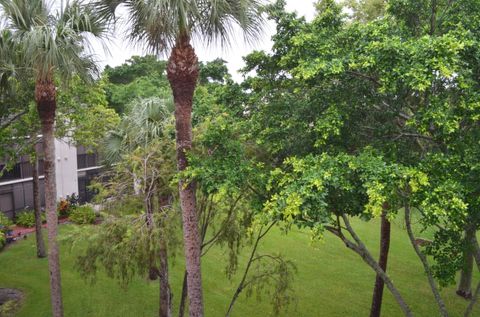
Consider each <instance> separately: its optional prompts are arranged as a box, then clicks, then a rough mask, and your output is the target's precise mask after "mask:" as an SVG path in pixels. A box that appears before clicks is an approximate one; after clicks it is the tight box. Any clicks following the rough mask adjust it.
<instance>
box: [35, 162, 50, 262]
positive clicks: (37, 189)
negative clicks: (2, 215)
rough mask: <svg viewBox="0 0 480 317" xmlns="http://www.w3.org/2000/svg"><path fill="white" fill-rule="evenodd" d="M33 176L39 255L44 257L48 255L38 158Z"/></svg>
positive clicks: (36, 236)
mask: <svg viewBox="0 0 480 317" xmlns="http://www.w3.org/2000/svg"><path fill="white" fill-rule="evenodd" d="M32 177H33V211H34V213H35V238H36V243H37V257H39V258H44V257H46V256H47V251H46V249H45V241H43V233H42V210H41V200H40V180H39V176H38V159H37V157H35V161H34V162H33V163H32Z"/></svg>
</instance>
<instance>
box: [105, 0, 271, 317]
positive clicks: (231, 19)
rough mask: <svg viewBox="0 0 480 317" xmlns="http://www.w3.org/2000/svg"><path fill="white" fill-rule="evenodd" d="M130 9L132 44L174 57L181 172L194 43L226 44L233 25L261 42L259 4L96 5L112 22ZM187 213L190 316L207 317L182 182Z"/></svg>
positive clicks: (189, 187)
mask: <svg viewBox="0 0 480 317" xmlns="http://www.w3.org/2000/svg"><path fill="white" fill-rule="evenodd" d="M122 3H124V4H126V5H127V9H128V16H129V21H130V23H131V38H132V39H133V40H134V41H138V42H143V43H145V44H146V45H147V46H148V47H149V48H150V49H151V50H153V51H154V52H157V53H165V52H168V51H169V50H171V51H170V57H169V60H168V65H167V77H168V80H169V82H170V86H171V89H172V92H173V99H174V103H175V119H176V138H177V163H178V169H179V170H180V171H183V170H185V168H186V167H187V166H188V162H187V152H188V151H189V150H190V149H191V146H192V145H191V144H192V125H191V113H192V100H193V95H194V91H195V87H196V84H197V79H198V73H199V66H198V59H197V56H196V54H195V51H194V49H193V47H192V45H191V39H192V38H195V37H198V38H200V39H201V40H204V41H206V42H212V41H219V42H220V43H221V44H226V43H228V41H229V38H230V35H231V34H230V30H231V26H232V25H233V24H236V25H239V26H240V27H241V28H242V29H243V30H244V33H245V36H246V37H247V38H253V39H254V38H255V37H257V35H258V33H259V31H260V28H261V22H262V18H261V15H260V9H261V6H260V3H259V2H258V1H256V0H245V1H229V0H223V1H214V2H210V1H207V2H204V1H176V2H170V1H158V2H153V3H151V2H148V1H110V0H108V1H98V2H97V5H98V8H99V10H100V11H101V12H102V13H103V14H104V15H106V16H110V17H113V16H114V14H115V9H116V8H117V7H118V6H119V5H121V4H122ZM179 192H180V204H181V207H182V212H183V225H184V243H185V258H186V264H187V265H186V267H187V272H188V275H187V278H188V283H187V284H188V293H189V300H190V305H189V311H190V316H203V299H202V283H201V270H200V247H201V246H200V234H199V230H198V219H197V215H196V211H195V184H193V183H185V182H184V181H183V180H180V182H179Z"/></svg>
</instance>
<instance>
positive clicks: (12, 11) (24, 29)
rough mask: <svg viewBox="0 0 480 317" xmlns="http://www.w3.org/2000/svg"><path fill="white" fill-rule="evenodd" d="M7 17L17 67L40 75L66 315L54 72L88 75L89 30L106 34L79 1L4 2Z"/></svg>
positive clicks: (56, 298) (59, 308) (54, 291)
mask: <svg viewBox="0 0 480 317" xmlns="http://www.w3.org/2000/svg"><path fill="white" fill-rule="evenodd" d="M0 5H1V7H2V16H1V18H2V20H3V22H4V23H5V26H6V28H7V29H9V30H11V32H12V43H13V46H12V47H11V50H12V51H13V52H14V53H15V54H18V56H19V57H18V58H17V59H15V60H12V61H14V62H17V63H18V64H16V66H17V69H25V70H27V74H26V75H27V76H28V75H33V76H34V78H35V94H34V98H35V102H36V104H37V109H38V113H39V117H40V121H41V127H42V135H43V145H44V154H45V158H44V164H45V193H46V211H47V223H48V240H49V251H48V259H49V271H50V284H51V295H52V296H51V299H52V310H53V316H63V304H62V292H61V280H60V262H59V250H58V244H57V213H56V187H55V151H54V122H55V110H56V85H55V82H54V79H55V76H59V77H61V78H63V79H68V78H70V77H71V76H72V74H77V75H80V76H83V77H84V78H88V77H89V75H90V71H91V70H93V69H94V68H95V65H94V63H93V60H92V59H91V58H90V56H88V55H84V54H82V53H83V51H84V47H85V45H86V46H87V47H88V42H87V39H86V34H87V33H89V34H92V35H93V36H102V35H103V33H104V32H105V29H104V27H103V24H102V23H100V20H98V19H96V18H95V16H94V15H92V12H91V10H89V9H88V8H86V7H84V6H83V5H82V4H81V3H80V2H77V1H74V2H69V3H68V4H67V5H66V6H65V7H64V8H61V9H60V10H55V9H52V4H51V3H49V2H47V1H44V0H35V1H24V0H5V1H1V2H0Z"/></svg>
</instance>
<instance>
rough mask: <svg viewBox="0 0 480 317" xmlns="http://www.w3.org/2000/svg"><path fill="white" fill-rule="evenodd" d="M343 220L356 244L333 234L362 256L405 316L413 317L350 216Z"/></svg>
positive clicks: (337, 233) (343, 217) (337, 234)
mask: <svg viewBox="0 0 480 317" xmlns="http://www.w3.org/2000/svg"><path fill="white" fill-rule="evenodd" d="M342 219H343V222H344V223H345V226H346V229H347V231H348V233H349V234H350V235H351V236H352V238H353V239H354V240H355V243H354V242H352V241H350V240H349V239H347V237H345V236H344V235H343V233H341V231H337V232H333V233H334V234H335V235H336V236H338V237H339V238H340V239H342V241H343V242H344V243H345V246H346V247H347V248H349V249H351V250H353V251H354V252H356V253H357V254H358V255H360V257H361V258H362V260H363V261H364V262H365V263H367V264H368V266H370V267H371V268H372V269H373V270H374V271H375V273H377V274H378V275H379V276H380V277H381V278H382V279H383V281H384V282H385V284H386V285H387V288H388V289H389V290H390V292H391V293H392V295H393V297H394V298H395V300H396V301H397V303H398V305H399V306H400V308H401V309H402V311H403V313H404V314H405V316H407V317H412V316H413V313H412V310H411V309H410V307H409V306H408V304H407V303H406V302H405V300H404V299H403V297H402V295H401V294H400V292H399V291H398V289H397V288H396V286H395V285H394V284H393V281H392V280H391V279H390V277H389V276H388V275H387V273H385V271H383V270H382V268H381V267H380V265H378V263H377V261H375V259H374V258H373V256H372V255H371V254H370V252H369V251H368V249H367V247H366V246H365V244H364V243H363V242H362V240H360V237H359V236H358V235H357V233H356V232H355V231H354V230H353V228H352V226H351V224H350V221H349V220H348V216H346V215H342Z"/></svg>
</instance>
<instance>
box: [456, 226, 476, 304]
mask: <svg viewBox="0 0 480 317" xmlns="http://www.w3.org/2000/svg"><path fill="white" fill-rule="evenodd" d="M474 236H475V228H473V227H469V228H467V229H465V250H464V251H463V259H464V260H463V261H464V262H463V267H462V271H461V273H460V282H459V283H458V288H457V295H459V296H462V297H463V298H465V299H471V298H472V273H473V244H472V240H473V237H474Z"/></svg>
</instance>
